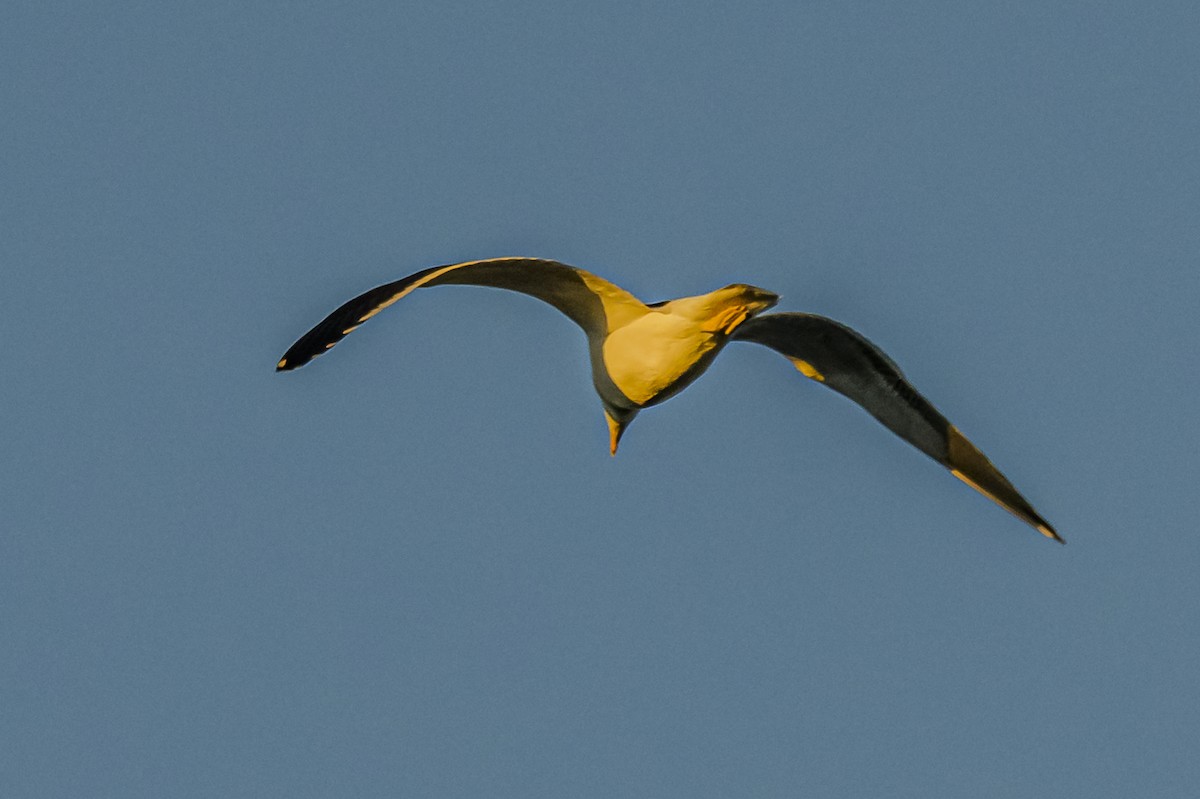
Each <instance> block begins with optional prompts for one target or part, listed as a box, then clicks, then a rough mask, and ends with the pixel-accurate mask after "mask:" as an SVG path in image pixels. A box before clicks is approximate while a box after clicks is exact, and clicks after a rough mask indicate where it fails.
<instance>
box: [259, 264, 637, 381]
mask: <svg viewBox="0 0 1200 799" xmlns="http://www.w3.org/2000/svg"><path fill="white" fill-rule="evenodd" d="M450 283H454V284H459V285H470V286H491V287H494V288H502V289H510V290H512V291H519V292H522V293H524V294H529V295H531V296H533V297H537V298H538V299H539V300H543V301H544V302H547V303H549V304H550V305H553V306H554V307H555V308H557V309H558V310H560V311H562V312H563V313H564V314H566V315H567V316H569V317H570V318H571V319H572V320H573V321H574V322H575V323H576V324H578V325H579V326H580V327H582V328H583V330H584V332H586V333H587V334H588V336H589V337H593V336H599V337H603V336H604V335H605V334H606V333H607V332H609V331H610V330H613V329H615V328H617V327H620V326H621V325H623V324H625V323H627V322H628V321H631V320H632V319H634V318H636V317H637V316H639V315H642V314H645V313H649V311H648V309H647V308H646V306H645V305H643V304H642V303H641V302H640V301H639V300H638V299H637V298H636V297H634V296H633V295H632V294H630V293H629V292H627V291H625V290H624V289H621V288H619V287H617V286H615V285H613V284H612V283H609V282H608V281H607V280H604V279H602V278H599V277H596V276H595V275H593V274H591V273H590V272H585V271H584V270H582V269H576V268H575V267H573V266H567V265H566V264H561V263H558V262H557V261H546V260H541V259H536V258H491V259H488V260H485V261H467V262H465V263H460V264H448V265H446V266H435V267H433V268H432V269H426V270H423V271H421V272H417V273H416V274H414V275H409V276H408V277H406V278H401V279H400V280H397V281H395V282H393V283H388V284H386V285H383V286H379V287H377V288H373V289H371V290H370V291H368V292H366V293H365V294H360V295H359V296H357V297H355V298H354V299H352V300H350V301H349V302H347V303H345V304H344V305H342V306H341V307H340V308H338V309H337V310H336V311H334V312H333V313H331V314H329V316H327V317H325V318H324V319H323V320H321V322H320V323H319V324H318V325H317V326H316V327H314V328H313V329H312V330H310V331H308V332H307V333H305V334H304V335H303V336H301V337H300V339H299V340H297V341H296V343H295V344H293V345H292V346H291V347H290V348H289V349H288V351H287V352H286V353H285V354H284V356H283V357H282V358H281V359H280V360H279V363H278V364H276V366H275V369H276V371H286V370H289V369H296V368H297V367H300V366H303V365H304V364H306V363H308V362H309V361H311V360H312V359H313V358H315V357H317V356H318V355H320V354H321V353H323V352H325V351H326V350H328V349H329V348H330V347H332V346H333V345H334V344H337V343H338V342H339V341H341V340H342V338H344V337H345V336H346V334H348V333H349V332H350V331H352V330H354V329H355V328H356V327H358V326H359V325H361V324H362V323H363V322H365V321H367V320H368V319H370V318H371V317H372V316H374V315H375V314H377V313H379V312H380V311H382V310H383V309H384V308H386V307H388V306H389V305H391V304H392V303H394V302H396V301H397V300H399V299H400V298H401V297H404V296H405V295H406V294H408V293H409V292H411V291H412V290H413V289H416V288H425V287H428V286H441V285H445V284H450Z"/></svg>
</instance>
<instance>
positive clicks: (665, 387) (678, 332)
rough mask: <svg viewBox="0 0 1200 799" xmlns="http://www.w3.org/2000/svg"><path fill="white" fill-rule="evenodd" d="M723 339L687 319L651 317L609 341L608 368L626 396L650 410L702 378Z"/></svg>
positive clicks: (605, 353)
mask: <svg viewBox="0 0 1200 799" xmlns="http://www.w3.org/2000/svg"><path fill="white" fill-rule="evenodd" d="M724 340H725V337H724V336H721V335H718V334H714V333H712V332H711V331H705V330H701V329H700V326H699V325H697V324H695V323H693V322H690V321H688V320H683V319H679V318H675V317H671V316H669V315H666V314H649V315H647V316H645V317H643V318H642V319H639V320H638V321H637V322H635V323H633V324H630V325H627V326H626V327H623V328H621V329H620V330H615V331H613V332H612V333H611V334H610V335H609V336H608V338H607V339H606V340H605V342H604V347H603V358H604V368H605V370H606V371H607V372H608V376H609V378H610V379H611V380H612V382H613V384H614V385H616V387H617V388H618V389H620V391H621V393H622V394H624V395H625V396H626V397H628V398H629V399H631V400H633V401H634V402H636V403H637V404H638V405H652V404H654V403H655V402H661V401H663V400H665V399H667V398H668V397H671V396H673V395H674V394H675V393H676V392H678V391H680V390H682V389H683V388H684V387H686V386H687V385H688V384H689V383H691V382H692V381H693V380H695V379H696V378H697V377H699V376H700V374H701V373H702V372H703V371H704V370H705V369H706V368H708V365H709V363H711V361H712V359H713V358H714V357H715V356H716V354H717V351H718V350H719V349H720V345H721V344H722V343H724Z"/></svg>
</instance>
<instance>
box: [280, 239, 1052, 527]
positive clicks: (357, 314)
mask: <svg viewBox="0 0 1200 799" xmlns="http://www.w3.org/2000/svg"><path fill="white" fill-rule="evenodd" d="M451 284H453V285H467V286H490V287H493V288H501V289H509V290H511V291H518V292H521V293H523V294H528V295H530V296H532V297H536V298H537V299H539V300H542V301H543V302H546V303H548V304H550V305H552V306H554V307H555V308H557V309H558V310H559V311H561V312H562V313H564V314H565V315H566V316H567V317H569V318H570V319H571V320H572V321H573V322H575V323H576V324H577V325H579V326H580V327H581V328H583V332H584V333H585V334H586V335H587V341H588V352H589V354H590V356H591V365H592V384H593V385H594V386H595V389H596V393H597V394H599V395H600V402H601V405H602V406H603V408H604V417H605V419H606V421H607V422H608V430H609V451H610V452H611V454H613V455H616V454H617V445H618V444H619V443H620V441H621V436H622V435H623V434H624V432H625V430H626V429H627V428H628V427H629V424H630V423H631V422H632V421H633V419H634V417H636V416H637V415H638V413H640V412H641V411H642V410H643V409H644V408H649V407H650V406H652V405H657V404H659V403H660V402H663V401H665V400H667V399H670V398H671V397H673V396H675V395H676V394H678V393H679V392H680V391H682V390H683V389H684V388H686V387H687V386H688V385H690V384H691V383H692V381H694V380H695V379H696V378H698V377H699V376H700V375H701V374H703V373H704V370H706V369H707V368H708V367H709V365H710V364H711V363H712V361H713V359H714V358H715V357H716V356H717V354H718V353H719V352H720V351H721V350H722V349H723V348H724V347H725V345H726V344H728V343H729V342H730V341H749V342H754V343H756V344H762V345H765V346H767V347H770V348H771V349H773V350H775V351H776V352H778V353H779V354H780V355H782V356H783V357H785V358H787V359H788V360H789V361H790V362H791V363H792V365H793V366H795V367H796V369H797V370H798V371H799V372H800V373H801V374H802V375H804V376H805V377H807V378H809V379H811V380H813V381H815V382H817V383H820V384H821V385H824V386H827V387H828V388H831V389H833V390H834V391H836V392H838V393H839V394H842V395H844V396H846V397H848V398H849V399H851V400H852V401H854V402H856V403H858V405H860V406H861V407H862V408H864V409H865V410H866V411H867V412H868V413H870V414H871V415H872V416H874V417H875V418H876V419H877V420H879V421H880V422H881V423H882V424H883V425H884V426H885V427H887V428H888V429H889V430H891V431H892V432H893V433H895V434H896V435H898V436H899V437H900V438H902V439H904V440H905V441H907V442H908V443H909V444H912V445H913V446H914V447H916V448H917V449H919V450H920V451H921V452H924V453H925V454H926V455H928V456H929V457H931V458H933V459H934V460H935V461H937V462H938V463H940V464H941V465H942V466H944V467H946V468H947V469H949V470H950V473H951V474H953V475H954V476H955V477H957V478H958V479H959V480H962V481H963V482H964V483H966V484H967V485H969V486H970V487H971V488H974V489H975V490H976V491H978V492H979V493H981V494H983V495H984V496H986V497H987V498H989V499H991V500H992V501H993V502H995V503H996V504H997V505H999V506H1000V507H1002V508H1004V509H1005V510H1007V511H1009V512H1010V513H1012V514H1013V515H1014V516H1016V517H1017V518H1018V519H1021V520H1022V521H1024V522H1026V523H1027V524H1029V525H1031V526H1032V527H1034V528H1035V529H1036V530H1037V531H1038V532H1040V533H1041V534H1042V535H1044V536H1046V537H1047V538H1051V539H1053V540H1055V541H1058V542H1059V543H1063V539H1062V538H1061V537H1060V536H1059V535H1058V533H1057V532H1055V530H1054V528H1053V527H1051V526H1050V524H1049V523H1048V522H1047V521H1046V520H1045V519H1043V518H1042V517H1041V516H1040V515H1039V514H1038V512H1037V511H1035V510H1034V509H1033V506H1032V505H1030V504H1029V502H1028V501H1027V500H1026V499H1025V498H1024V497H1023V496H1021V494H1020V493H1019V492H1018V491H1017V490H1016V488H1014V487H1013V485H1012V483H1010V482H1009V481H1008V480H1007V478H1005V477H1004V475H1002V474H1001V473H1000V471H999V470H998V469H997V468H996V467H995V466H993V465H992V462H991V461H989V460H988V459H987V457H985V456H984V454H983V453H982V452H980V451H979V449H977V448H976V447H975V445H974V444H972V443H971V442H970V441H968V440H967V438H966V437H965V436H963V434H962V433H960V432H959V430H958V428H957V427H955V426H954V425H952V424H951V423H950V422H949V421H947V419H946V417H944V416H942V414H941V413H939V412H938V410H937V409H936V408H934V407H933V405H932V404H930V403H929V401H928V400H926V399H925V398H924V397H923V396H921V395H920V394H919V393H918V392H917V391H916V389H914V388H913V387H912V385H910V384H909V382H908V381H907V380H906V379H905V377H904V374H903V373H902V372H901V371H900V368H899V367H898V366H896V364H895V363H894V362H893V361H892V359H891V358H889V357H888V356H887V355H885V354H884V353H883V351H882V350H880V349H879V348H878V347H876V346H875V345H874V344H872V343H871V342H870V341H868V340H867V339H866V338H865V337H863V336H862V335H861V334H860V333H858V332H856V331H854V330H852V329H850V328H849V327H847V326H845V325H843V324H841V323H840V322H835V321H833V320H832V319H827V318H825V317H823V316H817V315H814V314H807V313H774V314H763V311H766V310H767V309H769V308H771V307H773V306H774V305H775V304H776V303H777V302H778V301H779V297H778V295H776V294H774V293H772V292H770V291H766V290H764V289H760V288H756V287H755V286H749V285H746V284H744V283H734V284H732V285H729V286H725V287H724V288H720V289H717V290H716V291H713V292H710V293H708V294H701V295H698V296H695V297H681V298H680V299H676V300H669V301H665V302H657V303H651V304H648V305H647V304H645V303H643V302H642V301H641V300H639V299H638V298H637V297H634V296H633V295H632V294H630V293H629V292H627V291H625V290H624V289H622V288H620V287H618V286H616V285H614V284H612V283H610V282H608V281H607V280H604V279H603V278H600V277H597V276H596V275H593V274H592V273H590V272H586V271H584V270H583V269H579V268H577V267H573V266H568V265H567V264H564V263H560V262H558V261H550V260H544V259H540V258H489V259H485V260H480V261H465V262H463V263H457V264H447V265H445V266H435V267H433V268H431V269H425V270H423V271H420V272H417V273H416V274H412V275H409V276H408V277H405V278H402V279H400V280H397V281H394V282H392V283H387V284H385V285H382V286H378V287H376V288H373V289H371V290H370V291H368V292H366V293H364V294H360V295H359V296H357V297H355V298H354V299H352V300H350V301H349V302H346V303H345V304H343V305H342V306H341V307H339V308H338V309H337V310H335V311H334V312H333V313H331V314H329V316H327V317H325V319H323V320H322V321H321V322H320V323H319V324H317V326H316V327H314V328H313V329H312V330H309V331H308V332H307V333H305V334H304V335H303V336H301V337H300V338H299V339H298V340H297V341H296V343H295V344H293V345H292V346H291V347H290V348H289V349H288V351H287V352H286V353H285V354H284V356H283V358H281V359H280V360H279V362H278V363H277V364H276V366H275V369H276V371H288V370H291V369H296V368H298V367H301V366H303V365H305V364H306V363H308V362H309V361H311V360H312V359H313V358H315V357H317V356H318V355H321V354H322V353H324V352H325V351H327V350H329V349H330V348H331V347H333V346H334V345H335V344H337V343H338V342H339V341H341V340H342V338H343V337H345V336H346V335H347V334H349V333H350V332H351V331H353V330H354V329H355V328H357V327H358V326H359V325H361V324H362V323H363V322H365V321H367V320H368V319H370V318H371V317H372V316H374V315H375V314H377V313H379V312H380V311H382V310H383V309H384V308H387V307H388V306H389V305H391V304H393V303H395V302H396V301H397V300H399V299H401V298H402V297H404V296H406V295H407V294H409V293H410V292H411V291H413V290H414V289H418V288H429V287H431V286H444V285H451Z"/></svg>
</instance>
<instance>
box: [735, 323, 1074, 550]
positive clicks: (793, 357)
mask: <svg viewBox="0 0 1200 799" xmlns="http://www.w3.org/2000/svg"><path fill="white" fill-rule="evenodd" d="M733 338H734V339H735V340H739V341H753V342H756V343H758V344H764V345H766V346H768V347H770V348H771V349H773V350H775V351H777V352H779V353H780V354H781V355H783V356H784V357H785V358H787V359H788V360H789V361H791V362H792V364H793V365H794V366H795V367H796V368H797V369H798V370H799V371H800V372H801V373H802V374H803V375H804V376H805V377H809V378H811V379H813V380H816V381H817V382H820V383H823V384H825V385H826V386H829V388H832V389H833V390H834V391H836V392H838V393H839V394H843V395H844V396H847V397H849V398H850V399H851V400H853V401H854V402H856V403H858V404H859V405H861V406H862V407H863V408H865V409H866V410H867V412H868V413H870V414H871V415H872V416H874V417H875V418H876V419H878V420H879V421H880V422H882V423H883V424H884V426H885V427H887V428H888V429H889V430H891V431H892V432H893V433H895V434H896V435H898V436H900V437H901V438H903V439H904V440H905V441H907V442H908V443H910V444H912V445H913V446H915V447H916V448H917V449H919V450H921V451H922V452H924V453H925V454H926V455H928V456H929V457H931V458H933V459H934V460H935V461H937V462H938V463H940V464H942V465H943V466H945V467H946V468H948V469H950V471H951V473H952V474H954V476H955V477H957V478H959V479H960V480H962V481H963V482H964V483H966V484H967V485H969V486H971V487H972V488H974V489H975V490H977V491H979V492H980V493H981V494H983V495H984V496H986V497H988V498H989V499H991V500H992V501H994V502H995V503H996V504H998V505H999V506H1000V507H1002V508H1004V509H1005V510H1007V511H1009V512H1010V513H1012V514H1013V515H1015V516H1016V517H1017V518H1019V519H1021V520H1022V521H1024V522H1026V523H1028V524H1030V525H1032V526H1033V527H1035V528H1037V530H1038V532H1040V533H1041V534H1042V535H1044V536H1046V537H1048V538H1053V539H1054V540H1056V541H1058V542H1060V543H1061V542H1062V538H1060V537H1059V535H1058V533H1057V532H1055V530H1054V528H1053V527H1051V526H1050V524H1049V523H1048V522H1047V521H1046V520H1045V519H1043V518H1042V517H1041V516H1040V515H1038V512H1037V511H1035V510H1034V509H1033V506H1031V505H1030V504H1029V502H1027V501H1026V499H1025V498H1024V497H1023V496H1021V494H1020V493H1019V492H1018V491H1017V489H1015V488H1013V485H1012V483H1010V482H1008V480H1007V479H1006V478H1005V477H1004V475H1002V474H1001V473H1000V471H999V470H998V469H997V468H996V467H995V466H993V465H992V462H991V461H989V460H988V459H987V457H986V456H984V454H983V453H982V452H980V451H979V450H978V449H977V448H976V447H975V445H974V444H972V443H971V442H970V441H968V440H967V439H966V437H965V436H963V434H962V433H960V432H959V431H958V428H957V427H955V426H954V425H952V424H950V422H949V421H947V420H946V417H944V416H942V415H941V414H940V413H939V412H938V410H937V409H936V408H934V407H933V405H931V404H930V403H929V401H928V400H926V399H925V398H924V397H922V396H921V395H920V394H919V393H917V391H916V389H914V388H913V387H912V385H910V384H909V382H908V381H907V380H905V378H904V374H903V373H902V372H901V371H900V368H899V367H898V366H896V364H895V363H893V362H892V360H891V359H890V358H888V356H886V355H884V354H883V352H882V351H881V350H880V349H879V348H878V347H876V346H875V345H874V344H872V343H871V342H870V341H867V339H865V338H864V337H863V336H862V335H860V334H859V333H857V332H855V331H854V330H851V329H850V328H848V327H846V326H845V325H843V324H840V323H838V322H835V321H833V320H832V319H826V318H825V317H823V316H815V315H813V314H803V313H778V314H767V315H765V316H759V317H756V318H754V319H751V320H750V321H748V322H746V323H745V324H743V325H741V326H740V327H738V328H737V329H736V330H735V331H734V333H733Z"/></svg>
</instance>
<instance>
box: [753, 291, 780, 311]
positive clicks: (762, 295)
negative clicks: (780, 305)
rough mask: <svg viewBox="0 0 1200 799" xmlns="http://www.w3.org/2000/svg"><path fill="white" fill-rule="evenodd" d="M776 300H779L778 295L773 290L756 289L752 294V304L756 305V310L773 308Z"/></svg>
mask: <svg viewBox="0 0 1200 799" xmlns="http://www.w3.org/2000/svg"><path fill="white" fill-rule="evenodd" d="M777 302H779V295H778V294H776V293H775V292H773V291H765V290H764V289H758V291H757V292H756V293H755V295H754V304H755V305H756V306H758V307H757V309H756V310H757V311H765V310H767V309H768V308H774V307H775V303H777Z"/></svg>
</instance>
